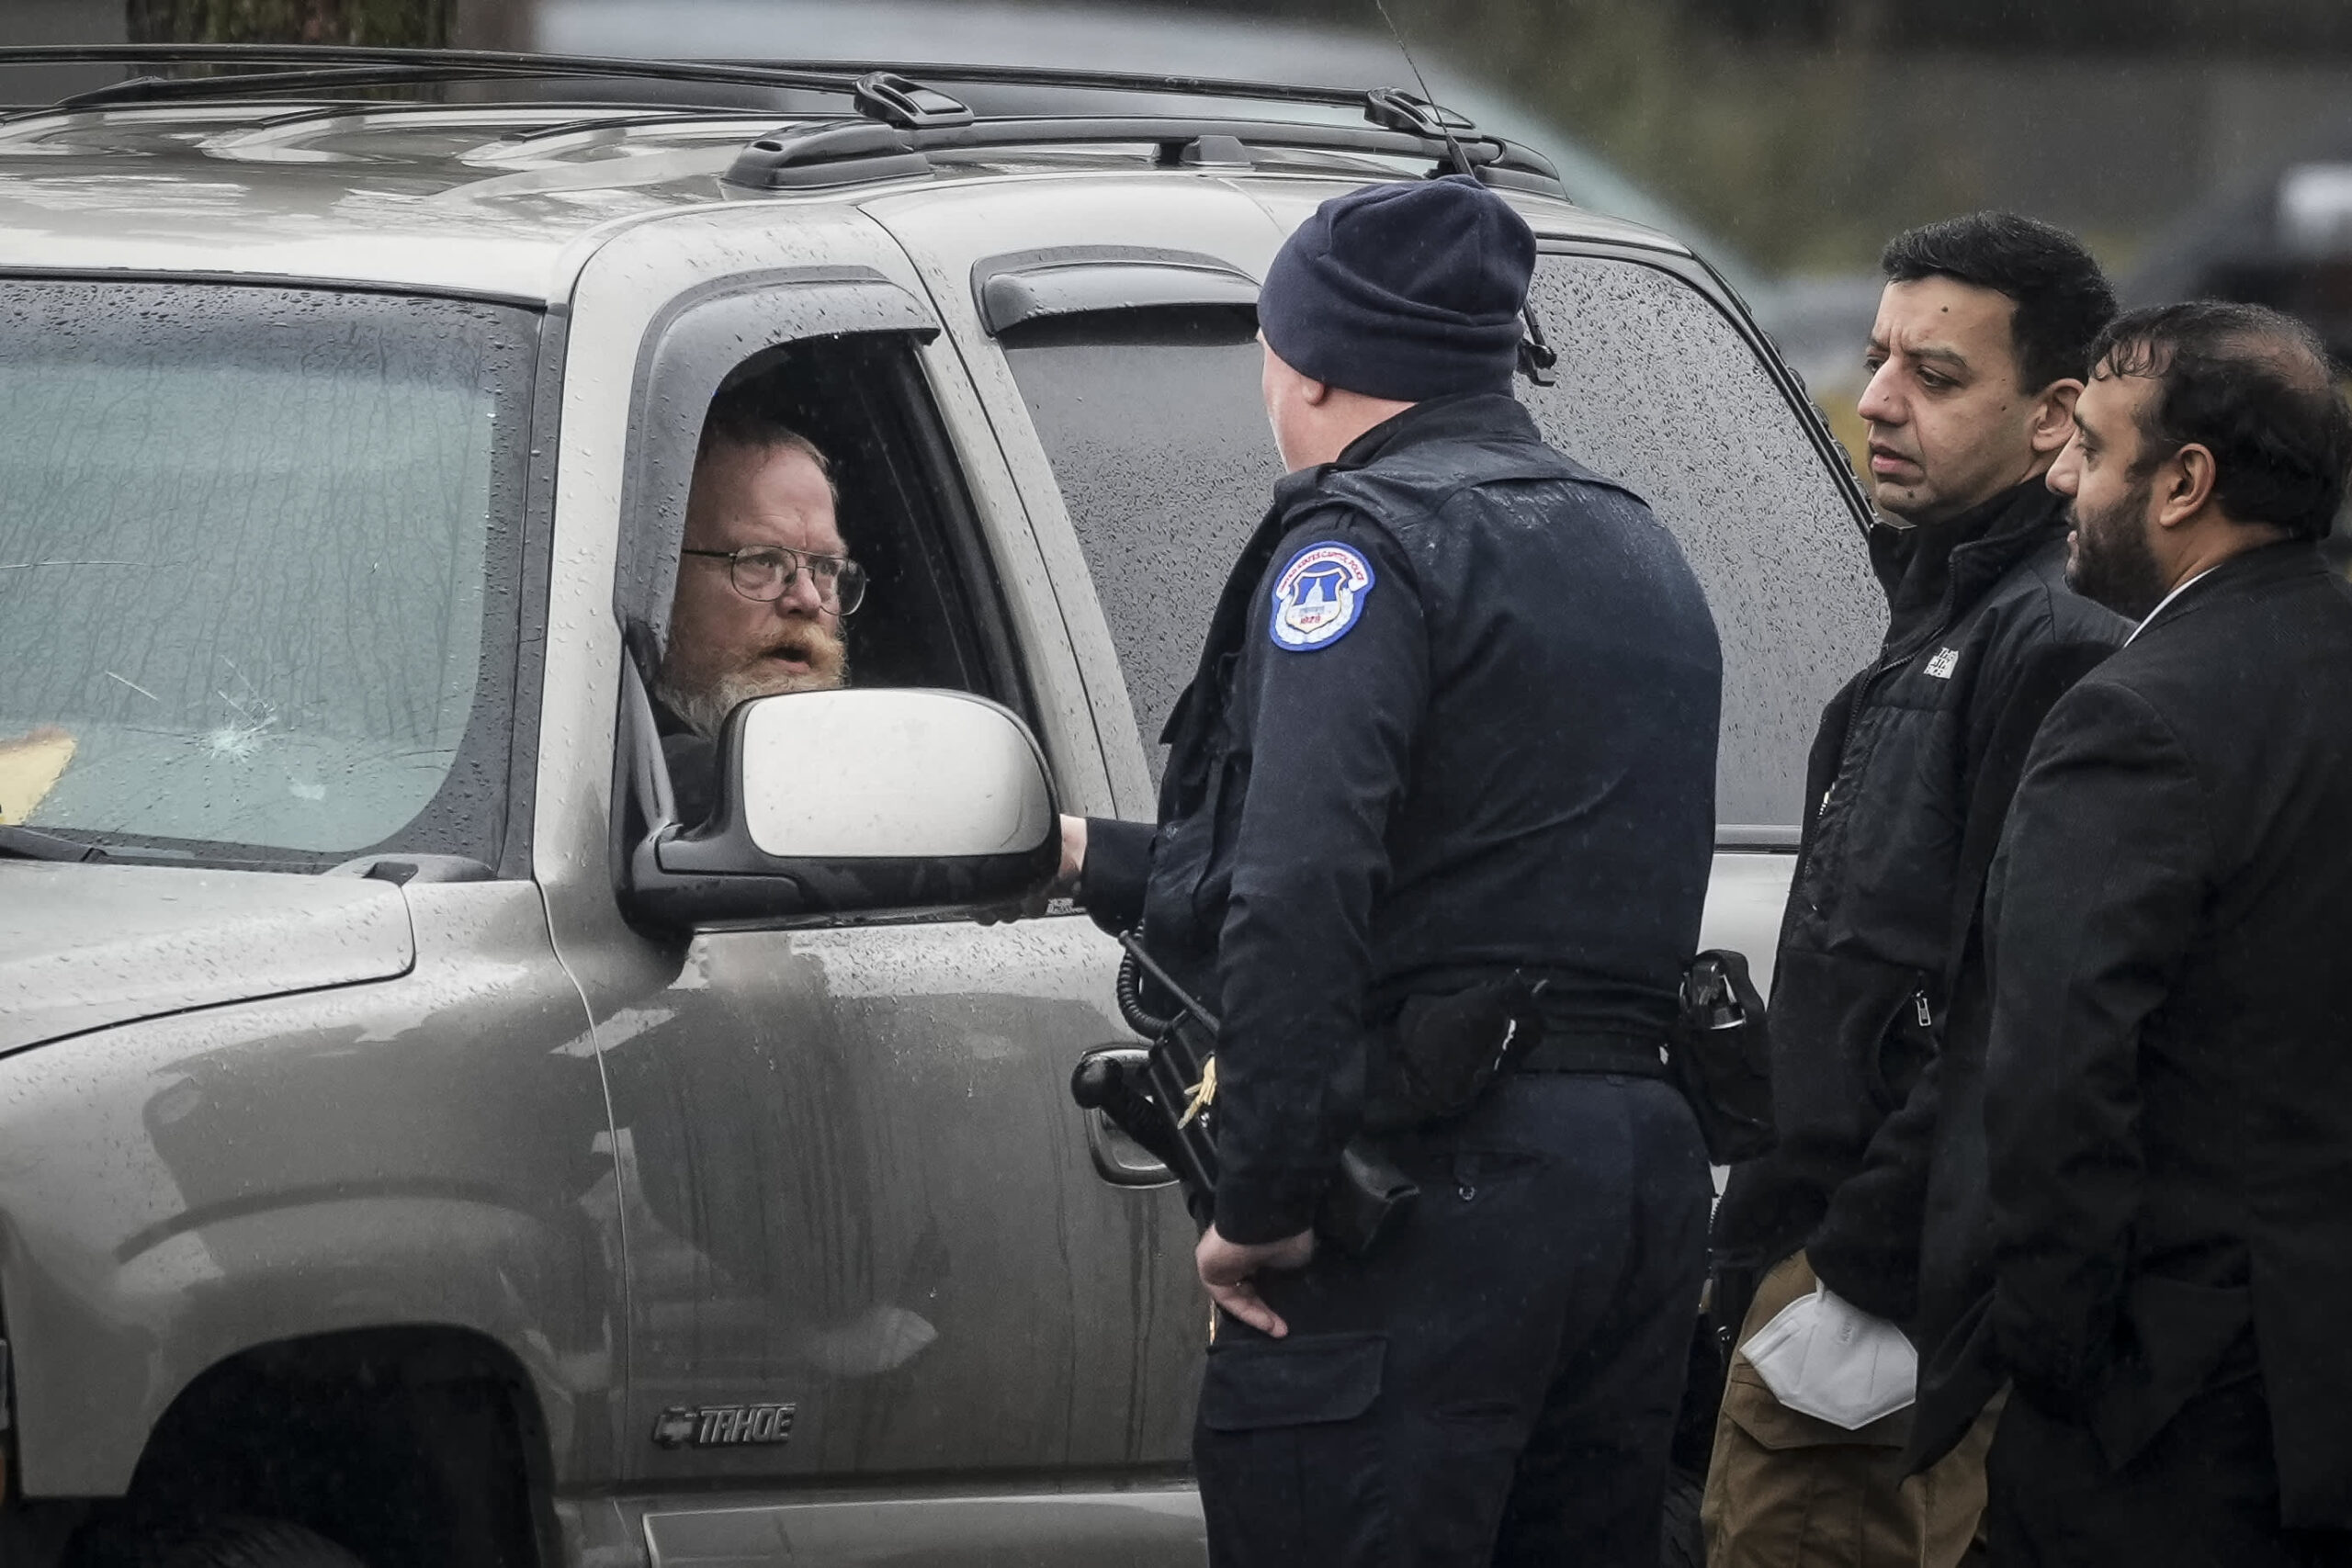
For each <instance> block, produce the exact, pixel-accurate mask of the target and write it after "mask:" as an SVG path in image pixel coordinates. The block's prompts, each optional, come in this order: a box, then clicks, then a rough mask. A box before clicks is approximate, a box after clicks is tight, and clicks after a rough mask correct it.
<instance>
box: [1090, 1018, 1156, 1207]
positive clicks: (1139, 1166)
mask: <svg viewBox="0 0 2352 1568" xmlns="http://www.w3.org/2000/svg"><path fill="white" fill-rule="evenodd" d="M1145 1055H1147V1053H1146V1052H1145V1050H1144V1048H1143V1047H1142V1046H1140V1045H1098V1046H1096V1047H1095V1048H1094V1049H1093V1050H1091V1051H1089V1052H1088V1053H1087V1054H1086V1055H1084V1056H1082V1057H1080V1071H1083V1070H1084V1064H1085V1063H1087V1062H1091V1061H1094V1060H1096V1059H1098V1058H1107V1059H1109V1060H1111V1061H1114V1062H1117V1063H1118V1064H1119V1065H1120V1066H1124V1067H1139V1066H1142V1064H1143V1059H1144V1057H1145ZM1080 1115H1081V1116H1083V1117H1085V1118H1086V1152H1087V1153H1088V1154H1089V1155H1091V1156H1093V1159H1094V1174H1095V1175H1097V1176H1099V1177H1101V1178H1102V1179H1103V1180H1105V1181H1107V1182H1109V1183H1110V1184H1111V1185H1112V1186H1114V1187H1166V1186H1168V1185H1169V1184H1170V1183H1171V1182H1173V1181H1174V1180H1175V1179H1176V1173H1175V1172H1174V1171H1172V1170H1170V1169H1169V1168H1167V1167H1166V1166H1165V1165H1162V1164H1161V1163H1160V1162H1159V1159H1158V1157H1156V1156H1154V1155H1153V1154H1152V1153H1151V1151H1150V1150H1148V1149H1147V1148H1145V1147H1144V1146H1143V1145H1141V1144H1138V1143H1136V1141H1135V1140H1134V1139H1133V1138H1130V1137H1128V1136H1127V1135H1126V1134H1125V1133H1123V1132H1121V1131H1120V1130H1119V1125H1118V1123H1117V1122H1114V1121H1112V1120H1111V1118H1110V1116H1109V1115H1108V1114H1107V1113H1105V1112H1103V1111H1080Z"/></svg>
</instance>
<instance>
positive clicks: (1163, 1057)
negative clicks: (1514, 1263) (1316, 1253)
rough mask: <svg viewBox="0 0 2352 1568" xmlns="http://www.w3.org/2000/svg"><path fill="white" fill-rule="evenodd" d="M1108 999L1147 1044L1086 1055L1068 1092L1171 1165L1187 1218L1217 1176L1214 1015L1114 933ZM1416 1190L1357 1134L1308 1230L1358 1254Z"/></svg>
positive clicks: (1210, 1194) (1209, 1199) (1196, 1216)
mask: <svg viewBox="0 0 2352 1568" xmlns="http://www.w3.org/2000/svg"><path fill="white" fill-rule="evenodd" d="M1120 940H1121V942H1122V944H1123V945H1125V947H1126V949H1127V957H1126V960H1125V963H1123V964H1121V965H1120V974H1119V986H1118V1000H1119V1010H1120V1013H1121V1015H1122V1016H1123V1017H1124V1018H1125V1020H1126V1021H1127V1025H1128V1027H1129V1028H1131V1029H1134V1030H1135V1031H1136V1032H1137V1033H1138V1034H1141V1035H1144V1036H1145V1037H1146V1038H1147V1039H1148V1040H1149V1041H1150V1042H1151V1044H1150V1047H1149V1049H1148V1050H1147V1051H1146V1052H1145V1054H1144V1059H1143V1060H1142V1061H1141V1062H1140V1063H1133V1064H1130V1063H1125V1062H1120V1061H1118V1060H1115V1059H1114V1058H1111V1057H1107V1056H1102V1055H1094V1056H1090V1057H1088V1058H1086V1059H1085V1060H1083V1061H1081V1062H1080V1064H1079V1066H1078V1068H1077V1070H1076V1071H1075V1072H1074V1073H1073V1075H1072V1076H1071V1079H1070V1097H1071V1098H1072V1099H1073V1100H1076V1101H1077V1102H1078V1103H1079V1105H1080V1107H1081V1108H1083V1109H1086V1110H1090V1111H1102V1112H1103V1114H1104V1115H1106V1116H1108V1117H1110V1118H1111V1120H1112V1122H1114V1124H1116V1125H1117V1127H1118V1128H1119V1130H1120V1131H1121V1132H1123V1133H1125V1134H1127V1136H1129V1137H1130V1138H1133V1139H1134V1140H1135V1141H1136V1143H1137V1144H1140V1145H1142V1146H1143V1147H1144V1148H1145V1149H1146V1150H1148V1152H1149V1153H1150V1154H1151V1155H1152V1156H1154V1157H1155V1158H1157V1159H1159V1161H1160V1163H1161V1164H1163V1165H1165V1166H1167V1167H1168V1168H1169V1169H1170V1170H1171V1171H1173V1172H1175V1174H1176V1179H1177V1180H1178V1182H1179V1183H1180V1184H1181V1185H1182V1189H1183V1192H1184V1206H1185V1208H1186V1209H1187V1210H1189V1211H1190V1212H1191V1213H1192V1216H1193V1223H1194V1224H1198V1225H1201V1226H1203V1227H1204V1228H1205V1227H1206V1226H1207V1225H1208V1224H1209V1223H1210V1221H1211V1220H1212V1219H1213V1218H1214V1217H1215V1215H1216V1177H1217V1157H1216V1121H1217V1113H1216V1089H1215V1083H1216V1080H1215V1077H1214V1072H1215V1066H1214V1064H1215V1061H1216V1039H1217V1036H1216V1018H1215V1016H1214V1015H1212V1014H1211V1013H1209V1012H1208V1011H1207V1010H1204V1008H1202V1007H1201V1005H1200V1004H1199V1002H1197V1001H1196V1000H1194V999H1193V998H1192V997H1191V996H1189V995H1187V994H1186V993H1185V991H1184V990H1183V988H1182V987H1180V986H1178V985H1177V984H1176V982H1175V981H1174V980H1172V979H1171V978H1170V976H1168V975H1167V973H1166V972H1165V971H1164V970H1161V969H1160V968H1159V965H1158V964H1153V963H1152V962H1151V960H1150V957H1149V955H1148V954H1147V953H1145V952H1144V951H1143V948H1142V945H1141V943H1140V942H1138V941H1137V940H1136V938H1135V937H1134V936H1133V935H1132V934H1131V935H1129V936H1125V937H1123V938H1121V939H1120ZM1146 975H1148V978H1149V980H1150V981H1151V982H1152V983H1153V984H1154V985H1155V986H1156V987H1157V988H1158V991H1159V993H1164V994H1165V995H1166V996H1167V997H1168V998H1170V999H1172V1000H1173V1001H1174V1002H1175V1003H1176V1004H1177V1010H1176V1012H1175V1014H1174V1015H1173V1016H1172V1017H1162V1016H1159V1015H1157V1014H1154V1013H1152V1012H1150V1011H1149V1010H1148V1009H1147V1008H1146V1007H1145V1006H1144V1003H1143V984H1144V980H1145V976H1146ZM1419 1196H1420V1189H1419V1187H1416V1186H1415V1185H1414V1184H1413V1182H1412V1180H1411V1179H1409V1178H1408V1177H1407V1176H1406V1175H1405V1174H1404V1172H1402V1171H1400V1170H1398V1169H1397V1168H1396V1166H1395V1165H1394V1164H1392V1163H1391V1162H1390V1160H1389V1158H1388V1156H1387V1155H1386V1154H1385V1152H1383V1150H1382V1149H1381V1147H1380V1145H1379V1144H1378V1142H1377V1141H1376V1139H1375V1138H1374V1137H1371V1136H1367V1135H1363V1134H1359V1135H1358V1136H1356V1137H1353V1138H1351V1139H1350V1140H1348V1143H1347V1145H1346V1146H1345V1147H1344V1148H1342V1149H1341V1150H1340V1168H1339V1170H1338V1172H1337V1174H1336V1176H1335V1177H1334V1179H1333V1180H1332V1182H1331V1185H1330V1186H1329V1188H1328V1189H1326V1190H1325V1191H1324V1194H1323V1201H1322V1202H1321V1204H1320V1205H1319V1207H1318V1208H1317V1212H1316V1215H1315V1234H1316V1235H1318V1236H1320V1237H1322V1238H1323V1239H1324V1240H1326V1241H1328V1242H1329V1243H1331V1244H1332V1245H1333V1246H1335V1247H1339V1248H1340V1250H1341V1251H1342V1252H1346V1253H1348V1254H1350V1255H1351V1256H1355V1257H1361V1256H1362V1255H1363V1254H1364V1253H1366V1252H1369V1251H1371V1250H1372V1249H1373V1247H1375V1246H1377V1245H1378V1244H1379V1242H1380V1239H1381V1237H1382V1236H1384V1235H1386V1234H1387V1233H1388V1231H1389V1230H1390V1229H1391V1228H1392V1227H1393V1226H1394V1225H1395V1224H1397V1221H1398V1220H1399V1219H1401V1218H1402V1217H1403V1216H1404V1214H1405V1213H1406V1212H1407V1211H1408V1209H1410V1208H1411V1207H1412V1204H1413V1201H1414V1200H1415V1199H1417V1198H1419Z"/></svg>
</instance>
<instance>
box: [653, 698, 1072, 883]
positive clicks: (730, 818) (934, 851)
mask: <svg viewBox="0 0 2352 1568" xmlns="http://www.w3.org/2000/svg"><path fill="white" fill-rule="evenodd" d="M630 696H631V698H632V699H633V702H632V706H633V707H635V706H636V705H637V704H641V703H642V701H643V698H642V696H641V694H640V692H639V689H637V688H635V687H634V684H633V683H632V690H631V693H630ZM633 717H634V718H635V719H636V721H637V724H638V725H639V727H640V728H639V735H638V739H637V745H638V747H639V753H638V756H639V766H638V767H637V768H636V769H635V770H633V773H634V775H635V776H636V777H637V778H638V779H639V781H640V788H639V802H640V807H643V808H644V813H643V814H644V817H645V819H646V820H647V822H648V823H649V827H648V829H647V831H646V833H645V836H644V837H643V838H642V839H641V840H639V842H638V843H637V844H636V846H635V847H634V848H633V850H632V851H631V852H630V853H629V855H628V870H627V877H628V886H627V888H626V889H625V892H626V896H627V897H628V901H629V903H630V906H631V908H632V909H633V911H634V912H636V913H637V914H639V916H641V917H642V918H643V919H647V920H649V921H651V922H653V923H655V924H659V925H663V926H670V927H693V926H707V925H719V924H748V923H760V922H764V921H771V920H780V919H799V918H805V917H809V916H821V915H842V914H856V913H870V912H876V911H882V910H890V911H906V910H919V909H950V908H973V907H975V906H985V905H990V904H1004V903H1011V902H1013V901H1015V900H1017V899H1020V898H1023V897H1029V896H1031V895H1034V894H1035V893H1036V892H1038V891H1040V890H1041V889H1043V888H1044V887H1045V886H1046V884H1047V883H1048V882H1050V881H1051V880H1052V879H1053V876H1054V874H1055V872H1056V871H1057V869H1058V868H1059V866H1060V864H1061V826H1060V817H1059V812H1058V810H1057V807H1056V803H1055V799H1054V790H1053V784H1052V783H1051V781H1050V780H1049V778H1048V777H1047V775H1046V761H1045V757H1044V754H1043V753H1042V752H1041V751H1039V750H1038V747H1037V742H1036V740H1035V739H1034V738H1032V737H1031V735H1030V733H1029V730H1028V728H1027V726H1025V725H1023V723H1022V722H1021V720H1020V719H1019V718H1017V717H1015V716H1013V715H1012V713H1010V712H1008V711H1006V710H1005V709H1003V708H1001V707H999V706H998V705H996V704H994V703H991V702H988V701H986V700H985V699H982V698H979V697H974V696H969V695H967V694H964V693H961V692H935V691H907V690H899V691H855V690H851V691H840V692H796V693H791V694H786V695H782V696H774V697H759V698H755V699H753V700H752V701H751V702H748V703H745V704H744V705H742V706H741V707H739V708H737V709H736V710H735V712H734V713H733V714H732V715H731V716H729V718H728V721H727V728H726V729H725V730H724V731H722V732H721V733H720V736H719V740H718V781H717V784H718V790H717V804H716V805H715V806H714V807H713V808H712V811H711V815H710V819H709V820H708V821H707V822H703V823H698V824H694V825H690V826H681V825H680V824H678V823H676V822H674V821H672V820H669V819H668V818H669V817H670V815H671V813H670V811H669V809H668V800H669V797H670V791H669V789H668V787H667V786H668V783H669V780H668V778H667V776H666V772H667V771H666V768H665V767H664V765H663V763H662V751H661V747H660V743H659V740H658V739H656V738H655V737H654V736H653V734H652V716H651V712H650V708H648V709H644V710H643V711H641V712H639V713H636V714H634V715H633ZM649 747H650V754H649V751H648V748H649ZM649 774H658V775H659V776H658V778H650V777H649Z"/></svg>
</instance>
